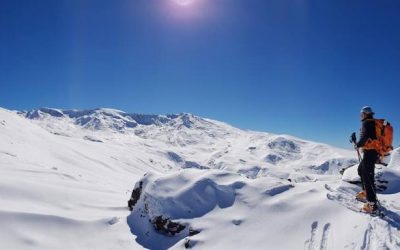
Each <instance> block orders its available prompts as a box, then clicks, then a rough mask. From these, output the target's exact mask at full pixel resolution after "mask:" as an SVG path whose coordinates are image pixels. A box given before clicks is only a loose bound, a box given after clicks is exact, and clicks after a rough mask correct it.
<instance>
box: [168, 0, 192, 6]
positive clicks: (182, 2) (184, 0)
mask: <svg viewBox="0 0 400 250" xmlns="http://www.w3.org/2000/svg"><path fill="white" fill-rule="evenodd" d="M173 1H174V2H175V3H177V4H179V5H182V6H184V5H189V4H191V3H193V2H194V1H195V0H173Z"/></svg>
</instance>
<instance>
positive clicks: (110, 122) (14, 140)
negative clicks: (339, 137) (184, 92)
mask: <svg viewBox="0 0 400 250" xmlns="http://www.w3.org/2000/svg"><path fill="white" fill-rule="evenodd" d="M355 156H356V155H355V152H352V151H348V150H344V149H339V148H334V147H331V146H329V145H326V144H321V143H315V142H311V141H306V140H302V139H299V138H295V137H292V136H288V135H276V134H269V133H262V132H255V131H244V130H240V129H237V128H234V127H232V126H229V125H228V124H225V123H222V122H218V121H214V120H210V119H205V118H200V117H197V116H194V115H191V114H179V115H143V114H128V113H125V112H123V111H119V110H113V109H96V110H87V111H82V110H59V109H50V108H43V109H39V110H33V111H29V112H14V111H9V110H6V109H1V108H0V169H1V175H0V221H1V224H0V249H143V248H148V249H167V248H172V249H185V247H184V244H185V242H187V241H189V243H190V245H191V246H192V248H194V249H399V248H400V234H399V231H398V230H399V228H400V227H399V225H400V219H399V217H400V216H399V215H398V214H399V211H400V199H399V198H400V197H399V191H400V183H399V178H400V174H399V172H398V171H400V165H399V164H400V150H399V149H398V150H395V151H394V153H393V154H392V157H391V161H390V164H389V166H388V167H387V170H388V171H387V173H388V176H390V178H392V179H391V180H393V181H391V184H390V185H391V186H390V188H389V189H388V191H387V192H384V193H380V194H378V198H379V199H380V200H381V202H382V204H384V206H385V208H386V209H387V210H388V213H387V215H386V217H384V218H379V217H371V216H369V215H366V214H362V213H359V212H358V211H357V209H359V208H360V207H361V206H362V204H358V203H357V202H354V200H353V199H352V198H353V196H354V195H355V193H356V192H358V191H359V190H360V188H359V187H358V186H356V185H353V184H350V183H347V182H344V181H342V180H341V175H340V174H339V170H340V169H341V168H343V167H348V166H350V165H354V164H356V162H357V161H356V159H355ZM346 172H347V171H346ZM139 181H142V182H143V183H144V185H143V191H142V195H141V197H140V200H139V201H138V203H137V205H136V206H135V207H134V210H133V211H132V212H131V211H129V210H128V209H127V207H126V205H127V200H128V199H129V197H130V193H131V191H132V189H133V188H134V186H135V184H136V186H137V183H138V182H139ZM143 211H146V213H144V216H143ZM158 215H163V216H166V217H168V218H171V219H172V220H173V221H176V222H179V223H182V224H184V225H186V226H187V228H186V229H185V230H184V231H182V232H181V233H179V234H178V235H175V236H173V237H172V236H166V235H163V234H160V233H158V232H156V231H155V230H154V228H153V227H152V225H151V224H150V223H149V221H148V219H149V218H152V217H154V216H158ZM189 227H191V228H193V229H196V230H199V231H200V233H199V234H197V235H194V236H188V228H189Z"/></svg>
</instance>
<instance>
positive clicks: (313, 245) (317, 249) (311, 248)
mask: <svg viewBox="0 0 400 250" xmlns="http://www.w3.org/2000/svg"><path fill="white" fill-rule="evenodd" d="M330 228H331V224H330V223H326V224H325V225H324V227H323V229H322V236H321V240H320V241H317V240H316V238H317V234H318V231H319V230H318V221H314V222H313V223H312V224H311V235H310V239H308V240H306V242H305V244H304V249H306V250H326V249H327V247H328V239H329V232H330Z"/></svg>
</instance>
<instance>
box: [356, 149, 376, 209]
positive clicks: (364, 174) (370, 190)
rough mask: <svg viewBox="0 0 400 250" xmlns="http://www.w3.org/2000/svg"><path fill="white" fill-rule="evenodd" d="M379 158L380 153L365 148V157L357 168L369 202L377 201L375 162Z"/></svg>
mask: <svg viewBox="0 0 400 250" xmlns="http://www.w3.org/2000/svg"><path fill="white" fill-rule="evenodd" d="M377 160H378V153H377V152H376V151H375V150H365V151H364V157H363V159H362V161H361V163H360V165H359V166H358V169H357V170H358V175H359V176H360V177H361V184H362V187H363V189H364V190H365V192H366V193H367V200H368V201H369V202H376V188H375V162H376V161H377Z"/></svg>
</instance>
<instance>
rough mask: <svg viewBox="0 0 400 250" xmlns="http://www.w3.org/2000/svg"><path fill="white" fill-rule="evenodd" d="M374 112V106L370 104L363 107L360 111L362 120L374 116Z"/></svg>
mask: <svg viewBox="0 0 400 250" xmlns="http://www.w3.org/2000/svg"><path fill="white" fill-rule="evenodd" d="M374 114H375V113H374V112H373V111H372V108H371V107H369V106H365V107H363V108H362V109H361V111H360V117H361V120H362V121H363V120H365V119H368V118H373V116H374Z"/></svg>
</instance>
